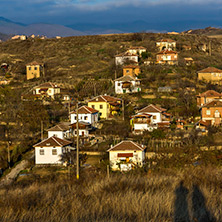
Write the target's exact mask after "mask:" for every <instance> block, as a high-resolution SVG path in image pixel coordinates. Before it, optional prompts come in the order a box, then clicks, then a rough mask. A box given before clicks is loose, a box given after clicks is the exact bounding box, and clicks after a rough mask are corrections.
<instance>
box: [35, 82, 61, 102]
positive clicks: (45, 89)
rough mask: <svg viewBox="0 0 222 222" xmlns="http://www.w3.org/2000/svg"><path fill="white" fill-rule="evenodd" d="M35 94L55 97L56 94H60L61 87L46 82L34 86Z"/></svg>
mask: <svg viewBox="0 0 222 222" xmlns="http://www.w3.org/2000/svg"><path fill="white" fill-rule="evenodd" d="M33 94H34V95H36V96H42V97H51V98H52V99H54V98H55V95H56V94H60V88H59V87H58V86H57V85H56V84H54V83H51V82H46V83H42V84H41V85H39V86H36V87H34V89H33Z"/></svg>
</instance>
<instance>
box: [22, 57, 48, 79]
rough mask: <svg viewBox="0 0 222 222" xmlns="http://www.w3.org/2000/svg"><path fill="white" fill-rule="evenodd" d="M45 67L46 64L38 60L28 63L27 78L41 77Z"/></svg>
mask: <svg viewBox="0 0 222 222" xmlns="http://www.w3.org/2000/svg"><path fill="white" fill-rule="evenodd" d="M43 69H44V64H42V63H38V62H36V61H33V62H31V63H28V64H27V65H26V78H27V80H29V79H34V78H40V76H41V75H42V74H43V72H44V70H43Z"/></svg>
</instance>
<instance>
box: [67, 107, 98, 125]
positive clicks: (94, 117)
mask: <svg viewBox="0 0 222 222" xmlns="http://www.w3.org/2000/svg"><path fill="white" fill-rule="evenodd" d="M70 118H71V124H72V123H76V118H77V114H76V111H73V112H71V113H70ZM78 119H79V121H83V122H86V123H89V124H91V125H92V126H95V125H96V123H97V122H98V121H99V111H98V110H95V109H93V108H91V107H88V106H81V107H80V108H79V109H78Z"/></svg>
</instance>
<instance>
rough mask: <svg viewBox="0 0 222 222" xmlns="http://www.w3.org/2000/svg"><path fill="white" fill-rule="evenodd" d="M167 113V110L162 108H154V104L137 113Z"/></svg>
mask: <svg viewBox="0 0 222 222" xmlns="http://www.w3.org/2000/svg"><path fill="white" fill-rule="evenodd" d="M164 111H166V109H163V108H161V107H157V106H154V105H153V104H150V105H148V106H146V107H144V108H143V109H141V110H139V111H138V112H137V113H156V112H160V113H162V112H164Z"/></svg>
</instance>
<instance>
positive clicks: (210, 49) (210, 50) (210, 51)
mask: <svg viewBox="0 0 222 222" xmlns="http://www.w3.org/2000/svg"><path fill="white" fill-rule="evenodd" d="M211 54H212V48H211V40H210V42H209V56H211Z"/></svg>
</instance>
